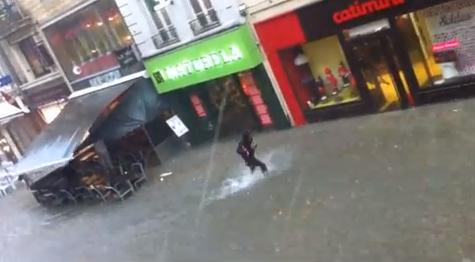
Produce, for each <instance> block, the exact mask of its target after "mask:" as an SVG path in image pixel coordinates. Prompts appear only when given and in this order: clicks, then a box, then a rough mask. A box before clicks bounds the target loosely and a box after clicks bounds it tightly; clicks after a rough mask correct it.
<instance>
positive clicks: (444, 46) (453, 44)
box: [432, 39, 460, 53]
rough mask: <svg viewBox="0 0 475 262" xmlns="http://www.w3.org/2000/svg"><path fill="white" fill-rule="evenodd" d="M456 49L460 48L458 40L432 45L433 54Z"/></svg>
mask: <svg viewBox="0 0 475 262" xmlns="http://www.w3.org/2000/svg"><path fill="white" fill-rule="evenodd" d="M458 47H460V40H458V39H453V40H449V41H445V42H439V43H435V44H433V45H432V51H434V53H438V52H442V51H447V50H452V49H455V48H458Z"/></svg>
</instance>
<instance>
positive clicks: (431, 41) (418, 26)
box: [396, 0, 475, 88]
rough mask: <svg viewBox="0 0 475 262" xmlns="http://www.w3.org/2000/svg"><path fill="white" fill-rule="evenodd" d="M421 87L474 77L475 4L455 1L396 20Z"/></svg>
mask: <svg viewBox="0 0 475 262" xmlns="http://www.w3.org/2000/svg"><path fill="white" fill-rule="evenodd" d="M396 23H397V26H398V29H399V30H400V31H401V32H402V35H403V37H404V41H405V44H406V48H407V49H408V51H409V57H410V59H411V63H412V67H413V69H414V72H415V75H416V78H417V81H418V83H419V86H420V87H421V88H430V87H436V86H439V85H442V84H450V83H454V82H459V81H463V80H464V79H465V78H466V77H471V76H473V75H475V38H473V35H474V34H475V1H467V0H458V1H451V2H450V3H446V4H442V5H437V6H434V7H430V8H426V9H424V10H421V11H417V12H414V13H410V14H405V15H402V16H400V17H397V21H396Z"/></svg>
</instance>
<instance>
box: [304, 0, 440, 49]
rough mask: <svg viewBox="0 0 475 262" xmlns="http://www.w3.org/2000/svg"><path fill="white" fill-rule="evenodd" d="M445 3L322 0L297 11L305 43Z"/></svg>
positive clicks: (401, 0) (393, 0) (407, 0)
mask: <svg viewBox="0 0 475 262" xmlns="http://www.w3.org/2000/svg"><path fill="white" fill-rule="evenodd" d="M447 1H448V0H323V1H318V2H316V3H314V4H311V5H309V6H307V7H304V8H300V9H298V10H297V14H298V17H299V20H300V24H301V25H302V28H303V31H304V32H305V36H306V38H307V40H314V39H319V38H323V37H326V36H330V35H334V34H336V33H337V32H338V31H340V30H343V29H349V28H353V27H356V26H359V25H363V24H366V23H369V22H373V21H377V20H380V19H384V18H388V17H395V16H398V15H402V14H407V13H409V12H413V11H417V10H421V9H423V8H426V7H430V6H434V5H437V4H440V3H443V2H447Z"/></svg>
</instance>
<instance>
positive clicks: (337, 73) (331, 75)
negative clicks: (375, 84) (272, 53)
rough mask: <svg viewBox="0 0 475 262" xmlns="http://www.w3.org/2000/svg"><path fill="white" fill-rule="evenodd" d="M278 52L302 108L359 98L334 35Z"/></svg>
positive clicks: (312, 108) (348, 101)
mask: <svg viewBox="0 0 475 262" xmlns="http://www.w3.org/2000/svg"><path fill="white" fill-rule="evenodd" d="M280 56H281V60H282V62H283V63H284V68H286V70H287V74H288V76H289V79H290V81H291V82H292V86H293V88H294V91H295V94H296V95H297V97H298V100H299V102H300V105H301V106H302V107H303V108H305V109H307V110H315V109H321V108H325V107H330V106H334V105H339V104H344V103H351V102H355V101H359V100H360V96H359V93H358V90H357V88H356V83H355V80H354V78H353V75H352V73H351V71H350V69H349V68H348V63H347V61H346V58H345V56H344V54H343V51H342V50H341V47H340V43H339V40H338V37H337V36H331V37H327V38H323V39H320V40H317V41H314V42H310V43H307V44H304V45H302V46H300V47H295V48H291V49H287V50H284V51H282V52H281V53H280Z"/></svg>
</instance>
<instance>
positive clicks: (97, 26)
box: [45, 0, 133, 84]
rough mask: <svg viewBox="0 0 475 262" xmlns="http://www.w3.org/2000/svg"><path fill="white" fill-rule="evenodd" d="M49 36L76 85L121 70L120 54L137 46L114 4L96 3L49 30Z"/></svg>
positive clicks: (70, 78)
mask: <svg viewBox="0 0 475 262" xmlns="http://www.w3.org/2000/svg"><path fill="white" fill-rule="evenodd" d="M45 33H46V35H47V38H48V40H49V41H50V43H51V46H52V48H53V50H54V52H55V54H56V56H57V58H58V60H59V63H60V64H61V66H62V67H63V69H64V71H65V73H66V75H67V77H68V79H69V80H70V81H71V82H72V83H73V84H74V83H75V82H77V81H80V80H83V79H87V78H89V77H91V76H93V75H98V74H101V73H106V72H109V71H111V70H115V69H116V68H119V67H120V63H119V62H120V61H118V57H117V56H118V55H117V54H120V53H122V52H121V51H122V50H126V49H128V48H130V47H131V46H132V45H133V39H132V36H131V35H130V33H129V31H128V28H127V26H126V25H125V23H124V21H123V18H122V16H121V15H120V13H119V10H118V8H117V6H116V5H115V2H114V1H113V0H105V1H99V2H96V3H95V4H92V5H90V6H88V7H87V8H85V9H83V10H81V11H79V12H77V13H75V14H74V15H71V16H68V17H67V18H65V19H63V20H61V21H59V22H57V23H55V24H53V25H51V26H49V27H48V28H46V30H45Z"/></svg>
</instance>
